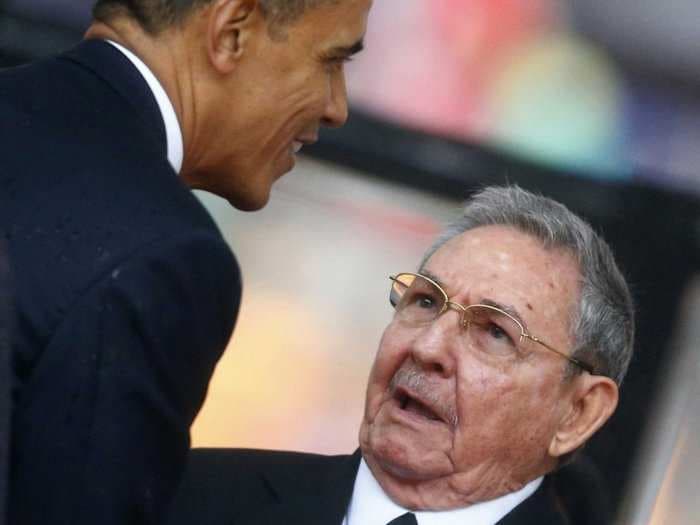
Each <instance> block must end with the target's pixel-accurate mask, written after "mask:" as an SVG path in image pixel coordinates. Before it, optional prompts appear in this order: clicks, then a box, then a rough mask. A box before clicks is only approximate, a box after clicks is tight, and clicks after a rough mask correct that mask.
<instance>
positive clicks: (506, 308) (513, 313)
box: [420, 270, 530, 333]
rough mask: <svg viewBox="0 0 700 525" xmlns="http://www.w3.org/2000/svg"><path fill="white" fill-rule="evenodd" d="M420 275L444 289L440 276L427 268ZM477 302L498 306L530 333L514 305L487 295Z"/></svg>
mask: <svg viewBox="0 0 700 525" xmlns="http://www.w3.org/2000/svg"><path fill="white" fill-rule="evenodd" d="M420 274H421V275H425V276H426V277H428V278H430V279H432V280H433V281H435V282H436V283H437V284H438V285H439V286H440V288H442V289H443V290H444V289H445V284H444V283H443V282H442V281H441V280H440V278H439V277H438V276H437V275H435V274H434V273H432V272H431V271H429V270H421V271H420ZM479 304H485V305H486V306H493V307H494V308H498V309H500V310H503V311H504V312H505V313H507V314H508V315H510V316H512V317H514V318H515V319H517V320H518V322H519V323H520V324H521V325H523V329H524V330H525V332H527V333H530V330H529V329H528V327H527V323H526V322H525V319H523V318H522V316H521V315H520V312H518V310H517V309H516V308H515V307H514V306H511V305H509V304H504V303H499V302H498V301H494V300H493V299H489V298H488V297H484V298H483V299H482V300H481V301H479Z"/></svg>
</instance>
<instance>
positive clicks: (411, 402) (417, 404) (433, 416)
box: [394, 387, 446, 423]
mask: <svg viewBox="0 0 700 525" xmlns="http://www.w3.org/2000/svg"><path fill="white" fill-rule="evenodd" d="M394 399H396V401H397V402H398V405H399V408H400V409H401V410H403V411H406V412H409V413H411V414H414V415H416V416H418V417H422V418H424V419H427V420H429V421H439V422H443V423H445V422H446V421H445V420H444V419H443V418H442V416H441V415H440V414H439V413H438V412H437V411H436V410H435V409H434V408H433V407H431V406H430V405H429V404H428V402H427V401H425V400H423V399H420V398H419V397H418V396H417V395H416V394H415V393H412V392H409V391H408V390H406V389H405V388H401V387H399V388H397V389H396V390H395V391H394Z"/></svg>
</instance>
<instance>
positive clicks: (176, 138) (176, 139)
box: [107, 40, 184, 173]
mask: <svg viewBox="0 0 700 525" xmlns="http://www.w3.org/2000/svg"><path fill="white" fill-rule="evenodd" d="M107 42H109V43H110V44H112V45H113V46H114V47H116V48H117V49H118V50H119V51H121V52H122V53H123V54H124V56H126V58H128V59H129V61H131V63H132V64H134V66H135V67H136V69H138V71H139V73H141V76H142V77H143V79H144V80H145V81H146V83H147V84H148V87H149V88H151V92H152V93H153V96H154V97H155V99H156V102H157V103H158V108H160V114H161V116H162V117H163V123H164V124H165V137H166V140H167V143H168V161H169V162H170V165H171V166H172V167H173V169H174V170H175V173H180V169H181V168H182V156H183V151H184V149H183V145H182V131H181V129H180V123H179V122H178V121H177V115H176V114H175V108H173V104H172V102H170V99H169V98H168V95H167V93H166V92H165V89H163V86H162V84H161V83H160V82H159V81H158V79H157V78H156V76H155V75H154V74H153V72H152V71H151V70H150V69H149V68H148V66H147V65H146V64H144V63H143V61H142V60H141V59H140V58H139V57H137V56H136V55H135V54H133V53H132V52H131V51H129V50H128V49H127V48H125V47H124V46H122V45H120V44H117V43H116V42H113V41H112V40H107Z"/></svg>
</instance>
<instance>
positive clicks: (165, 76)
mask: <svg viewBox="0 0 700 525" xmlns="http://www.w3.org/2000/svg"><path fill="white" fill-rule="evenodd" d="M85 38H86V39H101V40H112V41H113V42H116V43H118V44H121V45H122V46H124V47H125V48H127V49H129V50H130V51H131V52H132V53H134V54H135V55H136V56H138V57H139V59H141V60H142V61H143V63H144V64H146V66H148V68H149V69H150V70H151V72H152V73H153V74H154V75H155V77H156V78H157V79H158V81H159V82H160V83H161V85H162V86H163V89H164V90H165V93H166V94H167V95H168V98H169V99H170V102H171V104H172V105H173V108H174V109H175V114H176V116H177V119H178V122H179V124H180V129H181V130H182V136H183V142H184V146H185V148H184V149H185V151H184V153H185V158H184V161H183V169H182V171H181V173H183V174H184V173H185V170H186V168H187V165H188V163H187V157H188V156H187V145H188V144H190V142H191V141H190V138H191V135H192V133H191V130H192V129H193V128H194V115H195V114H196V112H195V111H194V105H193V102H194V96H193V93H192V92H193V89H194V83H193V79H192V67H191V66H192V61H193V57H192V56H191V55H190V53H189V52H188V49H187V46H186V45H184V44H185V39H184V36H183V34H182V31H181V30H180V29H165V30H164V31H162V32H161V33H158V35H157V36H153V35H151V34H149V33H147V32H146V31H144V29H143V28H142V27H141V26H140V25H139V24H138V22H136V21H134V20H133V19H131V18H130V17H128V16H118V17H114V18H113V19H110V20H109V21H108V22H98V21H95V22H93V23H92V24H91V25H90V27H89V28H88V30H87V32H86V33H85Z"/></svg>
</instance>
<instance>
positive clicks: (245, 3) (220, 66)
mask: <svg viewBox="0 0 700 525" xmlns="http://www.w3.org/2000/svg"><path fill="white" fill-rule="evenodd" d="M205 9H206V17H207V24H206V44H207V54H208V56H209V61H210V62H211V64H212V66H213V67H214V69H215V70H216V71H217V72H219V73H221V74H224V75H225V74H228V73H230V72H231V71H233V70H234V69H235V67H236V65H237V64H238V62H239V60H240V58H241V57H242V56H243V53H244V52H245V51H246V45H247V44H248V42H249V41H250V38H251V36H253V34H254V32H255V31H260V30H262V29H264V24H263V23H262V22H263V21H262V20H261V18H262V13H261V11H260V10H259V9H258V0H214V1H213V2H212V3H211V6H208V7H207V8H205Z"/></svg>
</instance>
